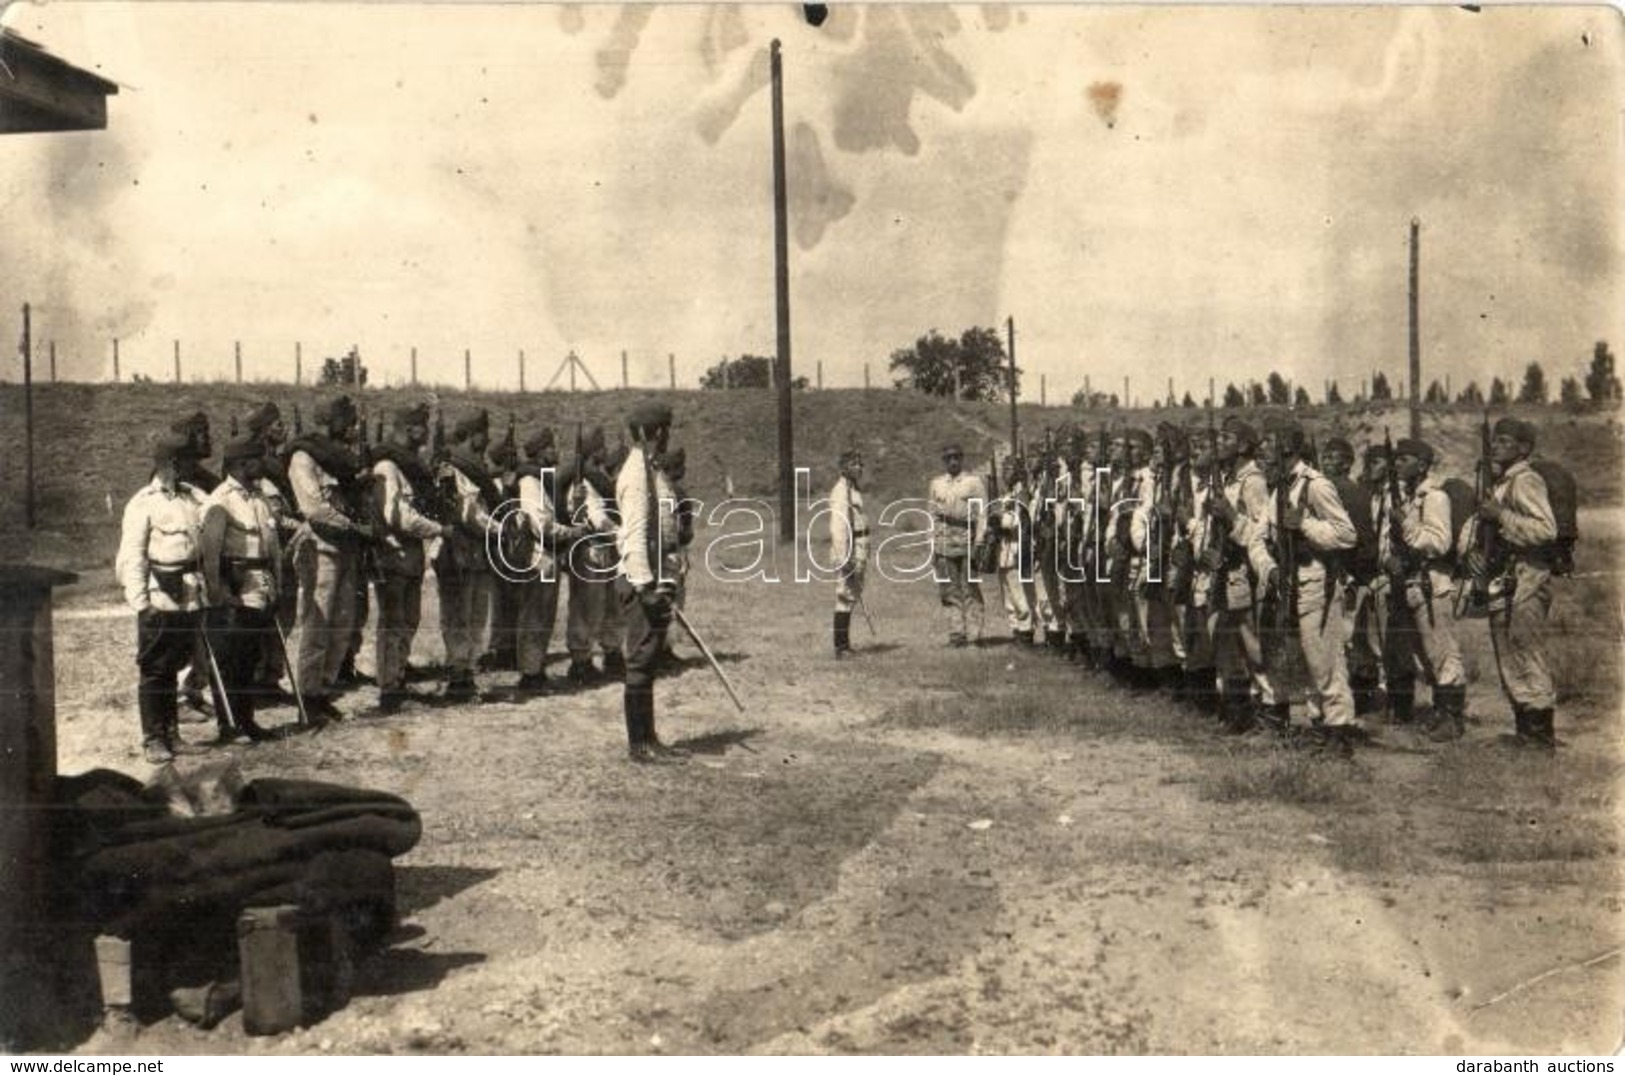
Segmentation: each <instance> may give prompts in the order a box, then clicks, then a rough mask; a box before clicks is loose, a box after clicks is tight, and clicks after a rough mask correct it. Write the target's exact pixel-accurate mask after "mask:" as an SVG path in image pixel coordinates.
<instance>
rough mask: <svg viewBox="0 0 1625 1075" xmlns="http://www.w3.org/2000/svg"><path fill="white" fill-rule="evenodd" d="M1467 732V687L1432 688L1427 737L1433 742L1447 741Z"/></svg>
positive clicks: (1458, 737)
mask: <svg viewBox="0 0 1625 1075" xmlns="http://www.w3.org/2000/svg"><path fill="white" fill-rule="evenodd" d="M1466 732H1467V688H1466V687H1435V688H1433V725H1432V727H1430V728H1429V729H1428V738H1429V739H1430V740H1432V741H1433V742H1435V743H1449V742H1453V741H1454V740H1457V739H1460V738H1461V737H1462V736H1463V735H1464V734H1466Z"/></svg>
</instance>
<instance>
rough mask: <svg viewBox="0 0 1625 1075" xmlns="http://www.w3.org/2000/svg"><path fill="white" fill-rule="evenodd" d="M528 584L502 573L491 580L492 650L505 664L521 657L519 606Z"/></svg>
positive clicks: (510, 663)
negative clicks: (509, 579) (508, 578)
mask: <svg viewBox="0 0 1625 1075" xmlns="http://www.w3.org/2000/svg"><path fill="white" fill-rule="evenodd" d="M527 585H531V584H530V583H523V582H509V581H508V580H507V579H505V578H503V577H502V576H501V575H497V576H496V577H495V578H493V579H492V580H491V652H492V653H494V654H495V655H496V656H497V658H498V660H499V661H500V662H502V663H503V664H504V666H511V665H513V664H514V662H516V661H517V660H518V659H519V606H520V605H521V604H522V603H523V600H524V587H525V586H527Z"/></svg>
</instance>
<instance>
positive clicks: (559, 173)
mask: <svg viewBox="0 0 1625 1075" xmlns="http://www.w3.org/2000/svg"><path fill="white" fill-rule="evenodd" d="M0 21H3V22H4V24H5V25H6V26H8V27H10V28H12V29H14V30H16V31H17V32H19V33H22V34H23V35H25V36H27V37H29V38H32V39H33V40H36V41H38V42H40V43H42V44H44V45H45V46H46V47H48V48H49V49H51V50H52V51H53V52H55V53H57V54H58V55H61V56H63V57H64V58H66V59H69V60H70V61H72V62H74V63H75V64H77V65H79V66H82V67H85V68H88V69H90V70H93V71H96V72H98V73H100V74H102V75H103V76H104V77H108V78H111V79H113V80H115V81H117V82H118V83H119V84H120V87H121V89H120V92H119V94H118V95H117V96H116V97H113V98H112V99H110V101H109V126H108V130H106V131H104V132H92V133H74V134H53V135H29V136H14V137H11V138H8V139H6V140H5V142H4V144H3V145H0V191H3V193H0V205H3V206H4V209H5V221H6V227H5V240H4V242H3V243H0V294H3V295H4V296H5V299H6V301H5V303H4V307H3V308H0V320H3V321H5V322H7V323H9V324H10V325H11V326H12V328H11V331H12V332H13V333H15V332H16V331H17V329H18V327H19V326H18V325H17V322H18V321H20V314H19V312H18V308H20V306H21V303H22V302H24V301H27V302H30V303H32V304H33V305H34V307H35V310H36V312H35V336H36V339H38V340H40V341H45V340H56V341H57V347H58V354H59V358H58V370H59V375H60V376H62V377H64V378H70V379H105V378H107V377H108V376H110V375H111V367H112V363H111V342H110V341H111V340H112V339H113V338H114V337H118V338H119V339H120V354H121V360H122V362H121V364H122V372H123V374H124V376H125V377H126V378H127V377H128V376H129V375H130V374H131V373H143V374H146V375H148V376H152V377H154V378H155V379H158V380H164V379H167V378H168V377H169V376H170V375H171V371H172V358H171V356H172V349H173V347H174V343H173V341H175V340H179V341H180V348H181V353H182V357H183V366H184V370H185V373H186V376H187V377H188V378H191V377H210V376H213V377H230V376H231V374H232V370H233V358H232V354H233V346H234V344H236V343H240V345H241V348H242V353H243V364H244V373H245V376H246V377H247V378H248V379H255V378H267V379H287V378H289V377H291V374H292V369H293V354H294V348H295V344H296V343H298V344H299V345H300V347H301V348H302V351H303V354H304V368H305V373H306V376H307V378H308V377H309V376H310V375H311V371H312V370H313V369H314V367H315V366H316V364H317V363H318V362H319V359H320V358H321V357H323V356H326V355H337V354H340V353H342V352H343V351H344V350H347V349H348V348H349V347H350V346H351V345H355V346H358V347H359V348H360V350H361V354H362V356H363V359H364V360H365V361H366V363H367V364H368V366H369V367H370V369H371V371H372V377H373V379H374V381H375V383H381V382H394V383H399V382H402V381H404V380H405V379H406V377H407V376H408V370H409V358H408V356H409V353H410V349H411V348H413V347H416V348H417V350H418V354H419V367H418V369H419V376H420V379H422V380H425V381H435V380H437V381H440V382H442V383H448V384H450V383H461V380H462V371H463V351H464V349H465V348H466V349H468V351H469V352H470V354H471V356H472V358H471V361H472V365H473V369H474V378H475V382H476V384H477V385H480V386H484V387H491V388H511V387H516V386H517V384H518V367H519V359H518V355H519V352H520V351H521V350H522V351H524V353H525V356H526V357H525V365H526V383H527V386H528V387H531V388H537V387H541V386H543V385H545V384H546V383H547V382H548V380H549V378H551V377H552V376H553V375H554V373H555V371H557V370H558V369H559V367H560V365H561V362H562V361H563V359H564V357H565V355H566V354H568V353H569V352H571V351H572V350H573V351H575V352H576V353H577V354H579V355H580V356H581V358H582V360H583V362H584V363H585V364H586V366H587V368H588V369H589V370H591V371H592V372H593V374H594V375H595V376H596V377H597V379H598V380H599V381H600V382H601V383H604V384H606V385H609V384H613V383H617V382H618V381H619V377H620V364H621V359H620V356H621V352H622V351H623V350H624V351H625V352H626V353H627V364H628V371H629V374H630V379H631V382H632V383H633V384H634V385H648V386H656V385H663V384H665V383H666V379H667V363H668V357H667V356H668V355H673V356H675V361H676V366H677V374H678V380H679V383H680V384H682V385H686V386H692V385H694V384H696V383H697V381H698V378H699V376H700V374H701V372H702V371H703V370H704V368H705V367H706V366H708V365H710V364H712V363H714V362H716V361H717V360H718V358H720V357H721V356H723V355H737V354H740V353H745V352H749V353H757V354H772V353H773V348H774V346H775V328H774V301H773V217H772V202H771V191H772V167H771V149H770V145H771V144H770V98H769V91H768V76H767V71H768V64H767V48H768V43H769V41H771V40H772V39H774V38H778V39H779V40H780V41H781V42H782V46H783V55H784V68H785V122H786V133H787V142H788V156H789V187H790V198H789V200H790V259H791V263H790V274H791V304H792V314H791V324H792V345H793V362H794V365H795V367H796V370H797V372H798V373H804V374H806V375H808V376H809V377H812V376H814V375H815V371H816V370H817V368H818V366H819V364H821V365H822V371H823V379H824V383H825V384H826V385H829V386H854V385H861V384H862V383H863V379H864V371H865V366H866V365H867V367H868V368H869V371H870V376H871V377H872V378H873V382H874V383H875V384H877V385H879V384H887V383H889V382H890V380H891V375H890V374H889V372H888V370H887V359H888V356H889V355H890V354H891V353H892V352H893V351H894V350H896V349H898V348H900V347H906V346H908V345H909V344H910V343H911V342H912V341H913V340H914V339H915V338H916V337H918V336H920V335H922V334H923V333H924V332H926V331H927V330H930V329H937V330H939V331H942V332H944V333H950V334H958V333H959V332H960V331H962V330H963V329H965V328H967V327H970V326H973V325H985V326H995V325H996V326H999V327H1001V329H1002V327H1003V324H1004V320H1005V318H1007V317H1013V318H1014V320H1015V326H1016V333H1017V338H1016V346H1017V353H1018V358H1019V362H1020V364H1021V366H1022V368H1023V370H1024V371H1025V377H1024V387H1023V393H1024V396H1026V397H1027V398H1036V397H1037V395H1038V391H1039V379H1040V376H1042V378H1043V381H1044V388H1045V394H1046V397H1047V398H1048V400H1049V401H1050V402H1052V403H1053V402H1057V401H1061V400H1064V399H1066V398H1067V397H1068V396H1070V395H1071V393H1072V392H1073V391H1074V390H1076V389H1077V388H1078V387H1080V386H1081V385H1082V384H1083V383H1084V380H1085V377H1088V378H1089V379H1090V381H1091V383H1092V385H1093V386H1094V387H1095V388H1097V389H1100V388H1106V389H1108V390H1110V391H1121V387H1122V381H1123V378H1124V377H1125V376H1127V377H1129V378H1131V386H1132V387H1131V391H1132V394H1133V395H1134V396H1136V397H1138V398H1140V399H1141V400H1142V401H1149V399H1151V398H1153V397H1160V396H1161V395H1163V394H1164V393H1165V392H1166V390H1167V379H1168V378H1170V377H1171V378H1173V379H1174V381H1175V385H1176V390H1177V391H1178V392H1180V393H1182V392H1184V391H1185V390H1187V389H1188V390H1190V391H1192V393H1193V394H1194V395H1196V396H1197V397H1198V398H1200V397H1201V396H1203V395H1204V394H1205V392H1206V387H1207V381H1208V378H1209V377H1215V378H1217V379H1218V383H1219V385H1220V387H1221V388H1222V386H1223V385H1224V384H1225V383H1226V382H1227V381H1229V380H1238V381H1239V380H1244V379H1247V378H1253V379H1260V380H1261V379H1263V377H1264V376H1265V375H1266V374H1267V373H1268V372H1269V371H1271V370H1280V371H1282V372H1283V373H1284V374H1285V375H1287V376H1288V377H1290V378H1291V379H1292V380H1294V381H1296V382H1298V383H1303V384H1306V385H1307V386H1309V387H1310V388H1311V390H1312V391H1313V392H1314V393H1315V394H1316V395H1317V396H1318V394H1319V392H1320V389H1321V386H1322V384H1323V382H1324V381H1325V380H1326V379H1328V378H1335V379H1337V380H1338V381H1339V383H1340V385H1341V386H1342V388H1343V390H1344V392H1345V393H1348V392H1350V391H1351V390H1352V389H1353V388H1355V387H1357V386H1358V384H1359V382H1360V381H1361V379H1363V378H1365V377H1367V376H1369V375H1370V373H1371V371H1373V370H1376V369H1382V370H1384V371H1386V372H1387V374H1388V376H1390V377H1391V378H1397V377H1398V376H1400V375H1401V373H1402V371H1403V370H1404V368H1405V361H1406V353H1407V352H1406V349H1407V328H1406V277H1407V258H1408V242H1409V225H1410V221H1411V219H1412V218H1413V217H1416V218H1419V219H1420V220H1421V222H1422V227H1421V283H1422V288H1421V291H1422V296H1421V309H1422V349H1423V361H1424V366H1425V370H1426V373H1425V377H1426V378H1431V377H1435V376H1437V377H1440V378H1441V379H1442V378H1443V377H1444V375H1446V374H1448V375H1451V376H1452V378H1453V383H1454V386H1455V387H1456V388H1458V389H1459V387H1460V386H1461V385H1462V384H1464V383H1465V382H1466V381H1467V380H1469V379H1473V380H1478V381H1480V382H1481V383H1487V380H1488V378H1489V377H1490V376H1494V375H1499V376H1502V377H1513V376H1516V375H1518V374H1519V372H1520V371H1521V370H1522V368H1523V366H1524V365H1525V364H1526V363H1527V362H1529V361H1531V360H1539V361H1541V362H1542V363H1543V365H1544V366H1545V367H1546V369H1547V373H1548V377H1549V379H1550V380H1552V382H1553V383H1554V384H1555V382H1556V379H1557V378H1558V377H1560V376H1563V375H1567V374H1577V373H1578V372H1579V371H1580V370H1581V369H1582V367H1583V365H1584V363H1585V361H1586V360H1587V358H1588V356H1589V354H1590V351H1591V346H1592V343H1593V341H1595V340H1597V339H1610V340H1616V341H1617V340H1620V339H1621V338H1622V337H1625V332H1622V328H1625V326H1622V324H1621V319H1622V318H1625V303H1622V301H1621V299H1622V295H1621V237H1620V207H1621V189H1620V183H1621V176H1622V175H1625V169H1622V164H1625V160H1622V154H1621V131H1622V125H1621V122H1620V118H1621V117H1620V102H1621V88H1622V87H1621V75H1622V59H1625V49H1622V44H1625V34H1622V32H1621V28H1622V27H1621V16H1620V14H1619V13H1618V12H1616V11H1613V10H1611V9H1609V8H1606V7H1543V8H1516V9H1498V8H1484V9H1482V10H1480V11H1479V12H1477V13H1473V12H1470V11H1466V10H1463V9H1460V8H1455V7H1435V8H1406V9H1398V8H1282V7H1277V8H1251V9H1249V8H1167V7H1164V8H1130V7H1093V8H1089V7H1081V6H1068V5H1038V6H1031V7H1022V6H952V7H949V6H934V5H929V6H907V7H881V6H858V5H842V6H836V7H834V8H832V9H831V15H830V18H829V19H828V20H827V21H826V22H825V23H824V24H823V25H822V26H821V27H818V28H814V27H812V26H810V25H809V24H808V23H807V22H806V21H805V20H804V19H803V18H802V16H801V10H800V8H799V6H795V5H776V6H745V5H739V6H734V5H729V6H719V7H704V6H647V7H629V8H621V7H610V6H590V5H589V6H550V5H534V6H526V5H503V6H481V5H477V4H455V5H405V4H360V5H342V4H281V3H256V4H230V3H210V4H202V3H197V4H166V3H140V4H127V3H117V2H112V0H100V2H94V3H92V2H82V0H80V2H76V0H55V2H52V3H49V4H29V3H21V2H14V3H12V4H10V5H9V6H7V7H6V8H5V9H4V13H3V15H0ZM1617 349H1618V345H1617V344H1616V350H1617ZM12 365H15V360H12ZM0 376H5V377H6V378H7V379H11V378H14V377H15V376H17V374H16V372H15V371H14V370H13V369H12V368H11V367H10V366H6V365H5V364H3V363H0ZM561 383H562V381H561Z"/></svg>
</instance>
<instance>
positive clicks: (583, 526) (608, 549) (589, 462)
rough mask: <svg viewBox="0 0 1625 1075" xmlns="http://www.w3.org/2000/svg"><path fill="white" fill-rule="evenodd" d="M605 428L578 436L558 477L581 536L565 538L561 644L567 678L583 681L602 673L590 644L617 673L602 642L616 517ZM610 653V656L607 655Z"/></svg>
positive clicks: (611, 582)
mask: <svg viewBox="0 0 1625 1075" xmlns="http://www.w3.org/2000/svg"><path fill="white" fill-rule="evenodd" d="M607 455H608V452H607V449H606V447H605V444H604V431H603V430H602V429H601V428H599V427H597V426H594V427H593V428H592V429H590V430H588V431H587V433H586V435H585V436H584V437H583V438H582V439H581V444H580V449H579V451H578V453H577V456H576V459H575V461H574V462H573V463H572V465H571V466H570V467H569V468H568V469H566V470H565V471H564V472H563V473H562V474H561V477H560V481H561V484H562V485H563V487H564V488H565V490H566V493H565V511H566V514H567V516H568V518H569V519H570V524H571V525H572V526H575V527H577V528H579V529H580V530H581V531H582V536H581V537H580V538H578V539H577V540H575V541H573V542H571V543H570V551H569V557H568V560H567V562H566V566H567V567H568V570H569V575H570V603H569V606H568V608H567V610H566V615H567V619H566V622H565V644H566V645H567V646H568V647H569V649H570V668H569V671H568V672H567V673H566V675H568V677H569V679H570V682H571V683H574V684H577V685H587V684H592V683H596V682H598V681H599V680H600V679H601V678H602V674H601V673H600V672H599V670H598V669H597V668H596V667H595V666H594V665H593V663H592V651H593V643H594V642H595V641H596V642H598V643H599V645H600V648H601V649H603V651H604V664H605V668H604V671H605V672H607V673H610V674H615V673H618V672H621V671H622V670H623V669H622V667H621V666H622V661H621V655H620V653H619V651H617V650H611V649H610V648H609V646H607V645H605V643H606V642H607V641H608V639H609V637H610V635H611V634H612V628H609V627H606V622H608V623H610V624H613V622H614V621H613V620H609V615H610V613H609V610H608V605H609V603H610V602H611V601H612V600H613V599H614V591H613V589H612V587H613V585H614V580H615V577H616V569H615V530H616V526H615V517H614V515H613V514H612V512H611V498H612V497H613V496H614V489H613V487H612V486H611V485H609V480H608V478H607V475H606V472H605V470H604V464H605V461H606V459H607ZM611 653H614V656H613V658H612V657H611V656H610V654H611Z"/></svg>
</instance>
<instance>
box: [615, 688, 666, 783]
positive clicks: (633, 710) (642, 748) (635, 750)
mask: <svg viewBox="0 0 1625 1075" xmlns="http://www.w3.org/2000/svg"><path fill="white" fill-rule="evenodd" d="M621 705H622V707H623V709H624V710H625V712H626V755H627V757H629V758H630V759H631V760H632V761H634V762H637V763H638V764H640V765H647V764H650V763H652V762H654V761H656V760H658V759H656V757H655V752H654V748H653V747H651V746H650V745H649V733H650V732H651V731H652V730H653V729H654V718H653V716H652V714H648V713H647V711H646V708H645V707H646V706H647V707H648V708H653V705H654V695H653V692H652V691H648V690H645V689H644V688H642V687H627V688H626V693H625V694H624V695H623V696H622V699H621Z"/></svg>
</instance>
